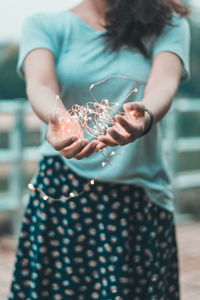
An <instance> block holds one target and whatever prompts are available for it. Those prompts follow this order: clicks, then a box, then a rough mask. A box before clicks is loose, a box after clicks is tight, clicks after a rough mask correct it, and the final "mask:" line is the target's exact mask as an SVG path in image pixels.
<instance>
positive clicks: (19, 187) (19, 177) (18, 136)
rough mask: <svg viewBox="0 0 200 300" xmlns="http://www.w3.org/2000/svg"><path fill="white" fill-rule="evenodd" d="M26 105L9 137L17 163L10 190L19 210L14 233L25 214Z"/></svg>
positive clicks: (19, 110)
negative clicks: (24, 157) (24, 151)
mask: <svg viewBox="0 0 200 300" xmlns="http://www.w3.org/2000/svg"><path fill="white" fill-rule="evenodd" d="M24 133H25V127H24V104H23V103H21V105H20V106H19V107H18V108H17V110H16V114H15V124H14V127H13V129H12V131H11V133H10V136H9V144H10V148H11V149H12V150H13V153H14V152H15V155H16V156H15V162H14V166H13V168H12V173H11V176H10V179H9V190H10V192H11V197H13V199H15V201H16V202H17V207H18V209H17V210H16V211H14V213H13V215H12V223H11V226H12V233H13V234H14V235H17V234H18V233H19V225H20V223H21V222H20V220H21V217H22V213H23V190H24V162H23V149H24Z"/></svg>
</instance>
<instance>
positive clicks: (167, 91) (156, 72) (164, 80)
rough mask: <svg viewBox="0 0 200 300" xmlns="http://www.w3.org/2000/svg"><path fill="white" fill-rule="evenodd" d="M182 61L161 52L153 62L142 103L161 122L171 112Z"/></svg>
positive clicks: (171, 54) (168, 53)
mask: <svg viewBox="0 0 200 300" xmlns="http://www.w3.org/2000/svg"><path fill="white" fill-rule="evenodd" d="M181 70H182V65H181V60H180V59H179V57H178V56H176V55H175V54H173V53H170V52H161V53H159V54H157V55H156V56H155V58H154V60H153V65H152V69H151V73H150V76H149V80H148V83H147V85H146V88H145V91H144V97H143V100H142V102H143V103H144V105H146V106H147V107H148V108H149V109H150V110H151V111H152V113H153V114H154V118H155V122H158V121H160V120H161V119H162V118H163V117H164V115H165V114H166V113H167V111H168V110H169V108H170V106H171V103H172V100H173V98H174V96H175V94H176V91H177V88H178V85H179V82H180V78H181Z"/></svg>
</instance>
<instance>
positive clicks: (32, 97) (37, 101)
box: [26, 83, 59, 124]
mask: <svg viewBox="0 0 200 300" xmlns="http://www.w3.org/2000/svg"><path fill="white" fill-rule="evenodd" d="M26 93H27V97H28V100H29V102H30V104H31V106H32V108H33V111H34V112H35V113H36V115H37V116H38V117H39V118H40V120H42V121H43V122H45V123H47V124H48V122H49V115H50V113H52V112H53V110H54V109H55V104H56V95H58V94H59V91H57V90H55V89H52V88H51V87H49V86H47V85H43V84H40V83H31V84H29V85H28V86H27V88H26Z"/></svg>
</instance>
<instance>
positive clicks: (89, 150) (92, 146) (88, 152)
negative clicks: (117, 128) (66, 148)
mask: <svg viewBox="0 0 200 300" xmlns="http://www.w3.org/2000/svg"><path fill="white" fill-rule="evenodd" d="M97 145H98V141H92V142H91V143H90V144H88V145H87V146H86V147H85V148H84V149H83V150H82V151H81V152H80V153H79V154H77V155H75V156H74V158H76V159H82V158H84V157H88V156H90V155H91V154H93V153H94V150H95V149H96V146H97Z"/></svg>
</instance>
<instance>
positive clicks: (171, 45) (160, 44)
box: [153, 15, 191, 81]
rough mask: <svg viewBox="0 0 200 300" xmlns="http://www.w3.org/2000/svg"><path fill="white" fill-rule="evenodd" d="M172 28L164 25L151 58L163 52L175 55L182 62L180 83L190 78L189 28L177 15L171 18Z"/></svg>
mask: <svg viewBox="0 0 200 300" xmlns="http://www.w3.org/2000/svg"><path fill="white" fill-rule="evenodd" d="M172 24H173V26H170V25H166V26H165V28H164V30H163V32H162V34H161V35H160V36H159V37H158V38H157V40H156V42H155V44H154V47H153V57H154V56H155V55H156V54H158V53H160V52H164V51H169V52H172V53H175V54H176V55H177V56H178V57H179V58H180V59H181V61H182V66H183V67H182V76H181V81H186V80H187V79H189V78H190V42H191V36H190V27H189V23H188V21H187V20H186V19H185V18H183V17H180V16H178V15H174V16H173V18H172Z"/></svg>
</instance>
